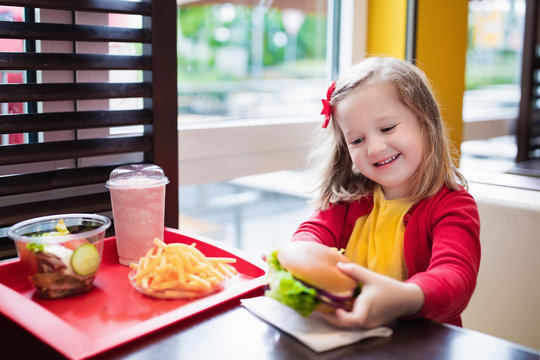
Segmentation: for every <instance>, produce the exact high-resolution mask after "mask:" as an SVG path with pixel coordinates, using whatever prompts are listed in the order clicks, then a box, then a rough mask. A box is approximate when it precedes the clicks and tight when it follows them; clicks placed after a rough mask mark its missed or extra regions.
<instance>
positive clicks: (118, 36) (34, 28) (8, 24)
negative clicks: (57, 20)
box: [0, 21, 152, 43]
mask: <svg viewBox="0 0 540 360" xmlns="http://www.w3.org/2000/svg"><path fill="white" fill-rule="evenodd" d="M0 37H2V38H6V39H34V40H64V41H112V42H139V43H150V42H151V41H152V33H151V31H150V30H148V29H126V28H118V27H110V26H97V25H70V24H51V23H32V22H14V21H0Z"/></svg>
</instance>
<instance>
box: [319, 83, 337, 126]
mask: <svg viewBox="0 0 540 360" xmlns="http://www.w3.org/2000/svg"><path fill="white" fill-rule="evenodd" d="M335 89H336V82H335V81H332V83H331V84H330V86H329V87H328V91H327V92H326V99H322V104H323V109H322V111H321V115H324V122H323V124H322V127H323V129H326V127H327V126H328V123H329V122H330V116H331V115H332V106H331V105H330V99H331V98H332V93H333V92H334V90H335Z"/></svg>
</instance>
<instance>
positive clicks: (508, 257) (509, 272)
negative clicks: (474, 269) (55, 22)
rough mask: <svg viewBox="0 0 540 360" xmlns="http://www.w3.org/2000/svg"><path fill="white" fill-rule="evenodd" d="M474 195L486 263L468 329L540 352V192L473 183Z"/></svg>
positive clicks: (467, 314) (468, 313)
mask: <svg viewBox="0 0 540 360" xmlns="http://www.w3.org/2000/svg"><path fill="white" fill-rule="evenodd" d="M539 182H540V181H539ZM470 192H471V193H472V194H473V196H474V197H475V198H476V201H477V203H478V207H479V211H480V221H481V231H480V240H481V244H482V260H481V265H480V273H479V276H478V284H477V288H476V291H475V294H474V295H473V297H472V299H471V302H470V304H469V306H468V308H467V309H466V310H465V312H464V313H463V325H464V327H466V328H469V329H474V330H478V331H481V332H484V333H487V334H490V335H494V336H497V337H500V338H504V339H507V340H510V341H512V342H516V343H518V344H521V345H524V346H527V347H530V348H533V349H540V261H539V257H540V191H533V190H523V189H512V188H508V187H502V186H494V185H484V184H478V183H471V184H470Z"/></svg>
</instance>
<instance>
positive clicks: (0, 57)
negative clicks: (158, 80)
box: [0, 52, 152, 70]
mask: <svg viewBox="0 0 540 360" xmlns="http://www.w3.org/2000/svg"><path fill="white" fill-rule="evenodd" d="M151 69H152V61H151V59H150V57H149V56H123V55H96V54H51V53H15V52H9V53H8V52H0V70H151Z"/></svg>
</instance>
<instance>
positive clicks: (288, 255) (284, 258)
mask: <svg viewBox="0 0 540 360" xmlns="http://www.w3.org/2000/svg"><path fill="white" fill-rule="evenodd" d="M277 258H278V260H279V262H280V264H281V266H282V267H283V268H284V269H285V270H287V271H289V272H290V273H291V274H292V275H293V276H294V277H295V278H297V279H298V280H300V281H302V282H304V283H306V284H308V285H311V286H313V287H314V288H317V289H321V290H324V291H326V292H328V293H331V294H333V295H336V296H347V295H349V294H351V293H352V292H354V290H355V289H356V288H357V286H358V283H357V282H356V281H355V280H354V279H353V278H351V277H350V276H348V275H345V274H344V273H342V272H341V271H340V270H339V269H338V268H337V266H336V265H337V263H338V262H343V263H348V262H351V261H350V260H349V259H348V258H346V257H345V255H343V254H342V253H341V252H339V251H338V250H336V249H335V248H331V247H329V246H326V245H322V244H319V243H315V242H309V241H293V242H289V243H287V244H285V245H283V246H282V247H280V248H279V250H278V253H277Z"/></svg>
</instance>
